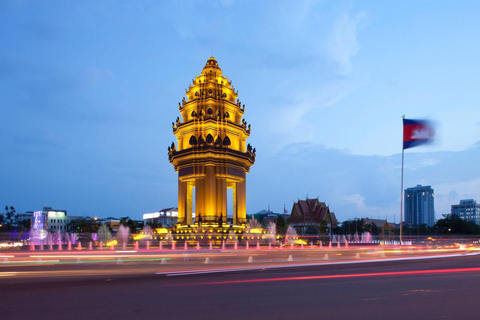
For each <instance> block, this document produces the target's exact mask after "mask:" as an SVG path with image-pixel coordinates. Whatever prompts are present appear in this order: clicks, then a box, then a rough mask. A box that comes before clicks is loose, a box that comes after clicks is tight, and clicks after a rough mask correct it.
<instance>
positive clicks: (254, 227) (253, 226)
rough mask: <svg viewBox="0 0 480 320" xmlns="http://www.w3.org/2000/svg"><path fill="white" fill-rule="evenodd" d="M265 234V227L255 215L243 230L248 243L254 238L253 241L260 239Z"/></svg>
mask: <svg viewBox="0 0 480 320" xmlns="http://www.w3.org/2000/svg"><path fill="white" fill-rule="evenodd" d="M262 234H263V228H262V225H261V224H260V222H258V221H257V219H255V217H252V218H251V219H250V220H249V221H248V223H247V225H246V227H245V230H244V232H243V239H245V241H246V243H249V241H250V240H252V242H253V243H255V241H258V240H259V239H260V238H261V237H262Z"/></svg>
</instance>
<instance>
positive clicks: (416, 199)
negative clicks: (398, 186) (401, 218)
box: [405, 185, 435, 227]
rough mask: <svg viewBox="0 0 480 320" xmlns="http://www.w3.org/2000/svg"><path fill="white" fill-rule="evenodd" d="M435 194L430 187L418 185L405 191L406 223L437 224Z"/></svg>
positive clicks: (431, 225)
mask: <svg viewBox="0 0 480 320" xmlns="http://www.w3.org/2000/svg"><path fill="white" fill-rule="evenodd" d="M434 199H435V198H434V193H433V189H432V187H430V186H421V185H417V186H416V187H413V188H407V189H406V190H405V222H407V223H412V224H417V225H420V224H426V225H427V226H429V227H433V225H434V224H435V209H434Z"/></svg>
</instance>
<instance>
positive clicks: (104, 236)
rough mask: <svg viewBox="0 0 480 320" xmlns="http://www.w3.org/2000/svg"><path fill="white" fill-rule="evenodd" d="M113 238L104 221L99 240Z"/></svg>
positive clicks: (99, 231)
mask: <svg viewBox="0 0 480 320" xmlns="http://www.w3.org/2000/svg"><path fill="white" fill-rule="evenodd" d="M111 239H112V234H111V233H110V230H109V229H108V227H107V226H106V225H105V224H103V223H102V225H101V226H100V228H99V229H98V240H100V241H102V242H103V243H105V242H107V241H109V240H111Z"/></svg>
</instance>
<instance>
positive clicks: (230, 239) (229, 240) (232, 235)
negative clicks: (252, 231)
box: [227, 230, 237, 245]
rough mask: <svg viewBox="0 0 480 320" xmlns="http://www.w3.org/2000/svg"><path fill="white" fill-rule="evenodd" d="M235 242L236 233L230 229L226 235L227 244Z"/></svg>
mask: <svg viewBox="0 0 480 320" xmlns="http://www.w3.org/2000/svg"><path fill="white" fill-rule="evenodd" d="M235 243H237V235H236V234H235V232H234V231H233V230H230V232H229V233H228V237H227V244H230V245H231V244H235Z"/></svg>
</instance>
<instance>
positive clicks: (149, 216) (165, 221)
mask: <svg viewBox="0 0 480 320" xmlns="http://www.w3.org/2000/svg"><path fill="white" fill-rule="evenodd" d="M192 216H193V218H195V213H192ZM177 219H178V208H176V207H172V208H165V209H162V210H160V211H156V212H151V213H145V214H144V215H143V221H144V223H145V224H147V223H151V224H156V225H158V226H162V227H173V226H174V225H175V224H176V223H177Z"/></svg>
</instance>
